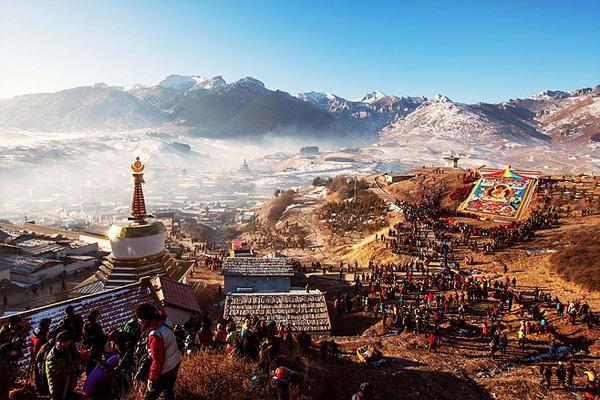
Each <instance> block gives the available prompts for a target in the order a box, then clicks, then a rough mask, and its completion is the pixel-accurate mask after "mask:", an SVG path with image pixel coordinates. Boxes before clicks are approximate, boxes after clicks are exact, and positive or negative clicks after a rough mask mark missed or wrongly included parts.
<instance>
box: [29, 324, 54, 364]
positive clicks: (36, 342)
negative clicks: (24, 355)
mask: <svg viewBox="0 0 600 400" xmlns="http://www.w3.org/2000/svg"><path fill="white" fill-rule="evenodd" d="M51 322H52V321H51V320H50V318H42V320H41V321H40V324H39V325H38V327H37V328H35V329H34V330H33V333H32V334H31V336H30V337H29V341H30V342H31V348H30V349H29V350H30V351H29V352H30V356H31V360H32V361H34V360H35V357H36V355H37V353H38V352H39V351H40V349H41V348H42V346H43V345H44V343H46V341H47V340H48V339H47V338H48V332H50V323H51Z"/></svg>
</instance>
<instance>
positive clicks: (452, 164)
mask: <svg viewBox="0 0 600 400" xmlns="http://www.w3.org/2000/svg"><path fill="white" fill-rule="evenodd" d="M443 159H444V161H445V162H446V167H448V168H458V161H459V160H460V157H458V156H456V155H454V154H452V153H450V154H448V155H445V156H444V157H443Z"/></svg>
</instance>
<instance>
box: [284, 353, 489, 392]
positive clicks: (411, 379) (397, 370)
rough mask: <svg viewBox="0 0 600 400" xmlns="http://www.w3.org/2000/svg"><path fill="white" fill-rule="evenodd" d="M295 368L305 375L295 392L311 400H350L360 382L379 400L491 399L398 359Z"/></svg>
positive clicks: (464, 381) (306, 362)
mask: <svg viewBox="0 0 600 400" xmlns="http://www.w3.org/2000/svg"><path fill="white" fill-rule="evenodd" d="M294 367H296V368H301V372H304V373H305V374H304V381H303V382H301V383H299V384H298V385H297V387H296V389H295V392H296V393H297V394H298V395H300V394H302V395H304V396H307V397H308V398H311V399H323V400H325V399H327V400H329V399H349V398H351V397H352V395H353V393H355V392H356V390H358V388H359V386H360V384H361V383H362V382H369V383H371V385H373V388H374V389H375V393H376V396H377V398H379V399H390V400H392V399H399V400H400V399H403V400H404V399H406V400H408V399H415V400H423V399H431V400H434V399H435V400H446V399H448V400H450V399H464V400H471V399H472V400H491V399H492V397H491V396H490V395H489V393H488V392H487V391H485V390H484V389H483V388H482V387H481V386H479V385H478V384H477V383H476V382H474V381H473V380H472V379H470V378H468V377H459V376H456V375H454V374H451V373H449V372H445V371H439V370H438V369H439V367H437V366H436V365H427V364H423V363H420V362H417V361H412V360H408V359H403V358H399V357H385V359H384V361H383V362H382V363H381V364H379V365H370V364H363V363H359V362H356V361H353V360H352V359H349V358H344V359H341V360H337V361H325V362H323V361H321V360H318V359H314V358H310V359H308V358H305V359H303V365H301V366H300V365H295V366H293V365H292V368H294ZM292 398H294V397H292Z"/></svg>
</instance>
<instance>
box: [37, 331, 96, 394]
mask: <svg viewBox="0 0 600 400" xmlns="http://www.w3.org/2000/svg"><path fill="white" fill-rule="evenodd" d="M72 344H73V336H72V335H71V332H68V331H62V332H59V333H58V335H56V342H55V344H54V347H53V348H52V349H51V350H50V352H49V353H48V356H47V357H46V377H47V378H48V389H49V391H50V397H51V399H52V400H68V399H72V398H77V395H76V394H75V387H76V386H77V380H78V378H79V372H80V367H81V365H82V363H83V361H84V360H85V358H87V357H86V356H85V355H82V354H81V353H79V352H78V351H77V350H76V349H75V347H74V346H72Z"/></svg>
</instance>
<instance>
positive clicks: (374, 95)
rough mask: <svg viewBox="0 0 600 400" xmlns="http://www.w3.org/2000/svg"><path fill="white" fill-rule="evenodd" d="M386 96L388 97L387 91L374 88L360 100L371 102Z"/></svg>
mask: <svg viewBox="0 0 600 400" xmlns="http://www.w3.org/2000/svg"><path fill="white" fill-rule="evenodd" d="M385 97H387V95H386V94H385V93H383V92H380V91H379V90H373V91H372V92H371V93H367V94H366V95H365V96H364V97H363V98H362V99H360V101H361V102H363V103H368V104H371V103H374V102H376V101H378V100H381V99H383V98H385Z"/></svg>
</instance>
